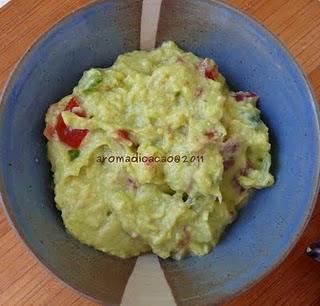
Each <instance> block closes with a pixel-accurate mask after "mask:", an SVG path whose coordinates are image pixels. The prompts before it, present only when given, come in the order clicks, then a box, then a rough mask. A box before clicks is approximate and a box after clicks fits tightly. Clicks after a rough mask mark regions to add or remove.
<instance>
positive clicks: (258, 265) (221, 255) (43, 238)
mask: <svg viewBox="0 0 320 306" xmlns="http://www.w3.org/2000/svg"><path fill="white" fill-rule="evenodd" d="M141 5H142V1H140V0H131V1H129V0H127V1H124V0H109V1H98V2H97V3H95V4H93V5H90V6H88V7H86V8H84V9H81V10H80V11H77V12H75V13H73V14H72V15H70V16H69V17H67V18H66V19H64V20H62V21H61V22H60V23H59V24H57V25H56V26H55V27H54V28H52V29H51V30H50V31H49V32H47V33H46V34H45V35H44V36H43V37H42V38H41V39H40V40H39V41H38V42H37V43H36V44H35V45H34V46H33V47H32V48H31V49H30V50H29V51H28V52H27V53H26V55H25V56H24V57H23V59H22V60H21V61H20V63H19V64H18V66H17V68H16V70H15V72H14V73H13V75H12V76H11V79H10V81H9V83H8V85H7V87H6V89H5V92H4V94H3V99H2V105H1V112H0V156H1V158H0V169H1V171H0V182H1V192H2V195H3V199H4V202H5V207H6V210H7V212H8V215H9V217H10V219H11V221H12V223H13V225H14V226H15V228H16V229H17V231H18V233H19V234H20V236H21V237H22V239H23V240H24V242H25V243H26V245H27V246H28V247H29V248H30V249H31V250H32V252H33V253H34V254H35V255H36V256H37V257H38V258H39V260H40V261H41V262H42V263H43V264H44V265H45V266H46V267H48V269H49V270H51V271H52V272H53V273H54V274H55V275H57V276H58V277H59V278H60V279H61V280H63V281H64V282H66V283H67V284H69V285H70V286H72V287H73V288H76V289H78V290H79V291H81V292H83V293H85V294H87V295H88V296H91V297H93V298H95V299H96V300H99V301H103V302H104V303H109V304H119V303H120V300H121V296H122V294H123V290H124V287H125V284H126V282H127V280H128V277H129V276H130V273H131V271H132V269H133V267H134V264H135V259H130V260H121V259H118V258H115V257H112V256H108V255H106V254H103V253H100V252H98V251H95V250H94V249H92V248H89V247H86V246H84V245H81V244H80V243H79V242H78V241H76V240H75V239H73V238H72V237H71V236H70V235H68V234H67V233H66V231H65V230H64V227H63V224H62V221H61V218H60V215H59V212H58V211H57V210H56V209H55V204H54V195H53V192H52V189H51V187H50V186H51V176H50V166H49V163H48V161H47V158H46V141H45V139H44V137H43V136H42V131H43V129H44V114H45V112H46V110H47V108H48V106H49V105H50V104H51V103H53V102H56V101H57V100H59V99H60V98H61V97H63V96H64V95H67V94H69V93H70V92H71V90H72V88H73V87H74V86H75V85H76V84H77V82H78V80H79V79H80V77H81V74H82V72H83V71H84V70H86V69H88V68H90V67H106V66H109V65H111V64H112V63H113V62H114V60H115V59H116V57H117V55H119V54H121V53H124V52H128V51H131V50H134V49H138V48H139V33H140V15H141ZM165 40H174V41H176V42H177V43H178V45H180V46H181V47H182V48H184V49H186V50H189V51H192V52H194V53H195V54H197V55H199V56H202V57H212V58H214V59H215V60H216V61H217V63H218V64H219V67H220V70H221V72H222V73H223V74H224V75H225V77H226V79H227V80H228V82H229V84H230V85H231V86H232V87H234V88H237V89H242V90H250V91H254V92H256V93H258V94H259V96H260V97H261V99H260V109H261V110H262V114H263V120H264V121H265V122H266V123H267V125H268V126H269V127H270V132H271V142H272V156H273V169H272V172H273V174H274V175H275V178H276V184H275V185H274V186H273V187H272V188H268V189H264V190H261V191H258V192H256V193H255V194H254V196H253V197H252V198H251V200H250V202H249V203H248V205H247V207H246V208H244V209H243V211H242V212H241V214H240V216H239V219H238V220H237V222H235V223H234V224H233V225H232V226H231V227H230V228H229V230H228V231H227V233H226V234H225V235H224V237H223V239H222V241H221V243H220V244H219V245H218V246H217V248H216V249H215V250H214V251H213V252H211V253H210V254H209V255H207V256H204V257H201V258H199V257H191V258H186V259H184V260H181V261H174V260H161V261H160V263H161V266H162V268H163V271H164V273H165V276H166V278H167V280H168V283H169V286H170V288H171V289H172V292H173V295H174V298H175V300H176V302H177V303H178V304H179V305H204V304H209V305H212V304H215V303H218V302H220V301H222V300H225V299H227V298H229V297H231V296H232V295H234V294H235V293H238V292H239V291H241V290H243V289H245V288H247V287H248V286H249V285H251V284H253V283H254V282H255V281H257V280H259V279H260V278H261V277H263V276H264V275H265V274H266V273H268V272H270V270H271V269H273V268H274V267H275V266H276V265H277V264H278V263H279V262H280V261H281V260H283V258H284V257H285V256H286V255H287V254H288V252H289V250H290V249H291V248H292V246H293V245H294V243H295V242H296V240H297V239H298V237H299V235H300V234H301V232H302V231H303V229H304V227H305V225H306V222H307V221H308V219H309V217H310V214H311V213H312V209H313V205H314V200H315V197H316V195H317V190H318V177H319V122H318V117H317V110H316V103H315V101H314V98H313V96H312V92H311V90H310V87H309V85H308V83H307V81H306V79H305V77H304V75H303V74H302V72H301V71H300V69H299V68H298V66H297V65H296V63H295V62H294V60H293V59H292V57H291V56H290V55H289V54H288V52H287V51H286V50H285V49H284V48H283V47H282V46H281V44H280V43H279V42H278V41H277V40H276V39H275V38H274V37H273V36H272V35H271V34H270V33H269V32H267V31H266V30H265V29H264V28H263V27H262V26H261V25H259V24H257V23H256V22H255V21H253V20H252V19H250V18H248V17H247V16H245V15H244V14H242V13H241V12H239V11H237V10H236V9H234V8H231V7H229V6H228V5H226V4H222V3H220V2H218V1H207V0H199V1H194V0H164V1H163V4H162V10H161V14H160V22H159V29H158V35H157V44H160V43H161V42H163V41H165ZM141 294H146V293H141Z"/></svg>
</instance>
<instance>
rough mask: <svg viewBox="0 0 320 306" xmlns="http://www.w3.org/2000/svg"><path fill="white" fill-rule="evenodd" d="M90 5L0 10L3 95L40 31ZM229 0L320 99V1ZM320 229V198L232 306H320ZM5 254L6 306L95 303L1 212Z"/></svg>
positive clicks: (27, 1) (2, 299)
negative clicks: (33, 250)
mask: <svg viewBox="0 0 320 306" xmlns="http://www.w3.org/2000/svg"><path fill="white" fill-rule="evenodd" d="M90 2H92V1H89V0H12V1H10V2H9V3H8V4H6V5H5V6H4V7H3V8H1V9H0V90H2V89H3V86H4V84H5V82H6V80H7V79H8V76H9V73H10V71H11V70H12V68H13V67H14V65H15V63H16V62H17V60H18V59H19V58H20V57H21V56H22V55H23V53H24V52H25V50H26V49H27V48H28V47H29V46H30V45H31V44H32V42H33V41H34V40H35V39H36V38H37V37H39V36H40V35H41V33H43V32H44V31H45V30H47V29H48V28H50V27H51V26H52V25H53V24H54V23H56V22H57V21H58V20H60V19H61V18H62V17H63V16H65V15H67V14H69V13H70V12H71V11H73V10H75V9H77V8H79V7H81V6H83V5H86V4H87V3H90ZM229 2H230V3H231V4H233V5H235V6H236V7H239V8H241V9H242V10H244V11H246V12H247V13H248V14H249V15H252V16H254V17H256V18H257V19H258V20H260V21H261V22H262V23H263V24H264V25H265V26H266V27H267V28H269V29H270V30H271V31H272V32H273V33H275V34H276V35H277V36H278V37H279V38H280V40H282V42H284V44H285V45H286V46H287V47H288V48H289V50H290V51H291V52H292V53H293V55H294V56H295V58H296V59H297V61H298V62H299V63H300V65H301V66H302V68H303V69H304V71H305V73H306V74H307V76H308V78H309V80H310V82H311V84H312V86H313V89H314V91H315V93H316V96H317V98H318V99H319V97H320V1H317V0H231V1H229ZM0 201H1V200H0ZM319 229H320V203H319V200H318V203H317V206H316V209H315V211H314V213H313V216H312V219H311V220H310V222H309V224H308V226H307V228H306V230H305V232H304V234H303V235H302V237H301V239H300V240H299V242H298V243H297V245H296V246H295V248H294V249H293V250H292V252H291V253H290V255H289V256H288V257H287V259H286V260H285V261H284V262H283V263H282V264H281V265H280V266H279V267H278V268H277V269H276V270H275V271H273V272H272V273H271V274H270V275H268V276H267V277H266V278H264V279H263V280H262V281H260V282H259V283H258V284H256V285H255V286H254V287H252V288H251V289H249V290H248V291H247V292H245V293H243V294H242V295H240V296H238V297H236V298H235V299H234V300H232V301H230V302H229V303H228V304H226V305H245V306H246V305H258V306H261V305H289V306H295V305H320V263H319V264H317V263H316V262H314V261H312V260H311V259H310V258H308V257H307V256H306V255H305V254H304V250H305V247H306V246H307V245H308V243H310V242H311V241H314V240H317V239H320V230H319ZM0 256H1V261H0V305H55V306H56V305H96V304H94V303H92V302H90V301H88V300H87V299H86V298H83V297H81V296H79V294H78V293H76V292H74V291H72V290H70V289H69V288H66V287H65V286H64V285H63V284H61V283H60V282H59V281H57V280H56V279H55V278H53V277H52V276H51V275H50V274H49V273H48V272H47V271H46V269H45V268H43V267H42V266H41V265H40V264H39V263H38V262H37V261H36V260H35V259H34V258H33V257H32V256H31V255H30V254H29V252H28V251H27V249H26V248H25V246H24V245H23V244H22V243H21V241H20V240H19V239H18V238H17V237H16V235H15V233H14V231H13V230H12V229H11V227H10V226H9V224H8V222H7V220H6V217H5V215H4V213H3V211H2V208H0ZM137 306H139V305H137ZM150 306H152V305H150ZM164 306H165V305H164Z"/></svg>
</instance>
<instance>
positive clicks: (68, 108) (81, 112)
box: [64, 97, 86, 117]
mask: <svg viewBox="0 0 320 306" xmlns="http://www.w3.org/2000/svg"><path fill="white" fill-rule="evenodd" d="M74 108H75V109H74ZM64 110H65V111H70V112H73V113H75V114H76V115H78V116H79V117H86V112H85V111H84V110H83V109H81V107H80V104H79V102H78V100H77V98H76V97H72V98H71V100H70V101H69V102H68V104H67V106H66V107H65V109H64Z"/></svg>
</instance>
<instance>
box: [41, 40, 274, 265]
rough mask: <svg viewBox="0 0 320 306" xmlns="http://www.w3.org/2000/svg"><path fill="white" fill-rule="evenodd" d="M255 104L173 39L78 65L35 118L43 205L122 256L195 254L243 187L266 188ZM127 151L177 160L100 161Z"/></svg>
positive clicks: (230, 215) (221, 226)
mask: <svg viewBox="0 0 320 306" xmlns="http://www.w3.org/2000/svg"><path fill="white" fill-rule="evenodd" d="M70 101H73V104H72V103H71V104H70ZM74 101H76V102H74ZM256 101H257V96H256V95H255V94H253V93H250V92H232V91H230V90H229V89H228V87H227V85H226V83H225V80H224V78H223V76H222V75H221V74H220V73H218V70H217V66H216V64H215V63H214V61H212V60H210V59H201V58H199V57H197V56H196V55H194V54H192V53H188V52H184V51H183V50H181V49H179V48H178V47H177V46H176V45H175V43H174V42H165V43H163V44H162V46H161V47H160V48H157V49H155V50H152V51H150V52H147V51H134V52H130V53H127V54H124V55H120V56H119V57H118V59H117V60H116V62H115V63H114V65H113V66H111V67H110V68H106V69H91V70H88V71H86V72H85V73H84V75H83V77H82V79H81V80H80V82H79V84H78V86H76V87H75V88H74V90H73V93H72V95H70V96H67V97H65V98H63V99H62V100H61V101H60V102H58V103H56V104H53V105H52V106H51V107H50V108H49V110H48V112H47V115H46V123H47V128H46V132H45V134H46V136H47V138H49V141H48V157H49V160H50V162H51V164H52V171H53V173H54V184H55V188H54V191H55V201H56V204H57V208H58V209H59V210H61V212H62V218H63V221H64V224H65V226H66V228H67V230H68V231H69V232H70V233H71V234H72V235H73V236H74V237H76V238H77V239H79V240H80V241H81V242H83V243H85V244H87V245H90V246H93V247H95V248H96V249H98V250H101V251H104V252H107V253H109V254H112V255H116V256H120V257H123V258H126V257H131V256H136V255H139V254H141V253H145V252H153V253H155V254H157V255H159V256H160V257H162V258H167V257H170V256H171V257H174V258H177V259H179V258H181V257H183V256H185V255H188V254H191V255H205V254H207V253H208V252H209V251H210V250H211V249H212V247H214V246H215V245H216V244H217V243H218V241H219V238H220V236H221V234H222V233H223V232H224V230H225V228H226V226H227V225H228V224H230V223H231V222H232V221H233V220H234V219H235V216H236V214H237V211H238V209H239V208H240V207H241V206H242V205H243V203H244V202H245V200H246V199H247V198H248V195H249V193H250V191H251V190H252V188H263V187H266V186H270V185H272V184H273V177H272V175H271V174H270V173H269V167H270V162H271V161H270V160H271V158H270V153H269V151H270V143H269V139H268V128H267V127H266V125H265V124H264V123H263V122H262V121H261V119H260V111H259V110H258V109H257V108H256ZM59 120H60V121H59ZM59 122H60V123H59ZM61 126H62V127H61ZM63 129H65V130H63ZM48 131H49V132H48ZM68 137H69V138H72V137H74V139H68ZM135 154H140V155H141V156H170V155H172V156H181V157H182V156H186V157H187V158H188V159H187V161H186V162H184V161H185V160H184V161H182V160H180V162H152V161H151V162H145V163H141V162H140V163H139V162H138V163H134V162H131V163H130V162H127V163H126V162H118V163H116V162H114V163H110V162H104V163H103V162H101V157H103V156H104V157H108V156H134V155H135ZM191 156H196V157H199V156H201V157H202V159H199V158H196V159H195V160H194V161H193V162H191V161H190V159H191Z"/></svg>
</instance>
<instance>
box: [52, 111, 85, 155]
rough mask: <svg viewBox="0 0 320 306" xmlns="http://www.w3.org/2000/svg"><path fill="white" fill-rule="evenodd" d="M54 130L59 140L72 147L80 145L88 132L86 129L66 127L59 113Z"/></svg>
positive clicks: (75, 147)
mask: <svg viewBox="0 0 320 306" xmlns="http://www.w3.org/2000/svg"><path fill="white" fill-rule="evenodd" d="M56 131H57V134H58V137H59V139H60V141H62V142H63V143H65V144H66V145H68V146H70V147H71V148H74V149H78V148H79V147H80V144H81V142H82V141H83V139H84V138H85V137H86V135H87V134H88V130H87V129H83V130H82V129H72V128H70V127H68V126H67V125H66V124H65V123H64V121H63V118H62V115H61V114H60V115H59V116H58V120H57V125H56Z"/></svg>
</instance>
